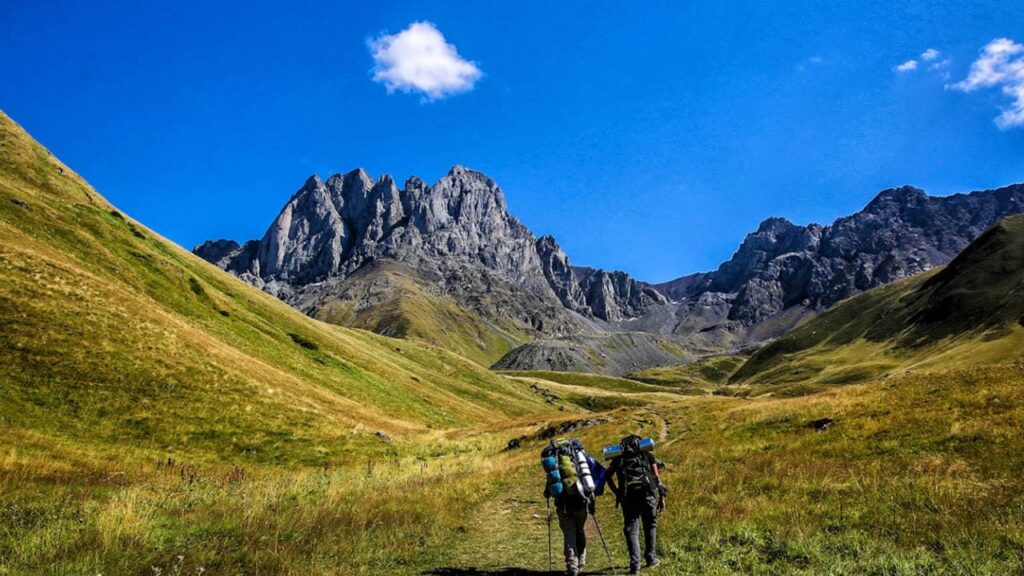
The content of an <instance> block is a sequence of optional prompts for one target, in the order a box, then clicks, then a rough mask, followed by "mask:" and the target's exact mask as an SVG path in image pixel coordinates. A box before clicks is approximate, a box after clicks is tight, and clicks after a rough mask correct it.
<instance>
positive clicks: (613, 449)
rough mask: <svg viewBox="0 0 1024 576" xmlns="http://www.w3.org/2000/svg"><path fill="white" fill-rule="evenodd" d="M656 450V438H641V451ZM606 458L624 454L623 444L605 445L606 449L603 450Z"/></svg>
mask: <svg viewBox="0 0 1024 576" xmlns="http://www.w3.org/2000/svg"><path fill="white" fill-rule="evenodd" d="M653 450H654V438H641V439H640V451H641V452H651V451H653ZM601 452H602V453H603V454H604V457H605V458H615V457H616V456H622V445H621V444H612V445H611V446H605V447H604V450H602V451H601Z"/></svg>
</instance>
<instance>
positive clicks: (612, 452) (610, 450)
mask: <svg viewBox="0 0 1024 576" xmlns="http://www.w3.org/2000/svg"><path fill="white" fill-rule="evenodd" d="M601 453H602V454H604V457H605V458H615V457H616V456H622V446H619V445H618V444H612V445H611V446H605V447H604V450H602V451H601Z"/></svg>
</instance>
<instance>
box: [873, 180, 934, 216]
mask: <svg viewBox="0 0 1024 576" xmlns="http://www.w3.org/2000/svg"><path fill="white" fill-rule="evenodd" d="M928 199H929V196H928V194H927V193H926V192H925V191H924V190H921V189H920V188H915V187H913V186H900V187H899V188H889V189H886V190H882V191H881V192H879V193H878V194H877V195H875V197H874V198H873V199H872V200H871V202H869V203H868V205H867V206H865V207H864V212H872V213H876V212H881V211H884V210H888V209H892V208H894V207H897V208H901V207H908V206H914V205H918V204H922V203H925V202H928Z"/></svg>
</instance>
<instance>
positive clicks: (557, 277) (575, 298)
mask: <svg viewBox="0 0 1024 576" xmlns="http://www.w3.org/2000/svg"><path fill="white" fill-rule="evenodd" d="M537 254H538V255H539V256H540V259H541V264H542V265H543V267H544V277H545V278H546V279H547V281H548V284H549V285H550V286H551V288H552V290H554V291H555V294H557V295H558V298H559V300H561V301H562V304H564V305H565V307H566V308H569V309H570V310H574V311H576V312H579V313H580V314H583V315H584V316H589V317H595V318H600V319H601V320H605V321H607V322H618V321H620V320H623V319H628V318H635V317H637V316H640V315H642V314H644V313H645V312H647V311H648V310H649V309H650V308H651V307H652V306H654V305H656V304H666V303H667V302H668V299H667V298H665V296H663V295H662V294H661V293H659V292H658V291H657V290H655V289H654V288H652V287H651V286H650V285H648V284H645V283H643V282H639V281H637V280H634V279H633V278H631V277H630V276H629V275H628V274H626V273H625V272H605V271H604V270H598V269H596V268H584V267H573V266H571V265H570V264H569V258H568V257H567V256H566V255H565V253H564V252H562V249H561V248H560V247H559V246H558V242H556V241H555V239H554V238H552V237H551V236H543V237H541V238H540V239H539V240H537Z"/></svg>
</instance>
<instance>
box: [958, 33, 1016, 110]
mask: <svg viewBox="0 0 1024 576" xmlns="http://www.w3.org/2000/svg"><path fill="white" fill-rule="evenodd" d="M996 86H998V87H1000V88H1001V89H1002V91H1003V93H1004V94H1006V95H1007V96H1009V97H1010V98H1012V99H1013V102H1012V103H1011V104H1010V106H1009V107H1008V108H1005V109H1003V113H1002V114H1000V115H999V116H998V117H996V120H995V122H996V126H998V127H999V128H1000V129H1002V130H1007V129H1010V128H1015V127H1018V126H1024V44H1018V43H1016V42H1014V41H1013V40H1010V39H1009V38H997V39H995V40H993V41H991V42H989V43H988V44H986V45H985V47H984V48H982V49H981V55H980V56H979V57H978V59H977V60H975V61H974V63H973V64H971V70H970V72H969V73H968V74H967V78H964V79H963V80H961V81H960V82H957V83H956V84H953V85H951V86H949V88H952V89H954V90H960V91H961V92H965V93H970V92H974V91H975V90H978V89H979V88H994V87H996Z"/></svg>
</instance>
